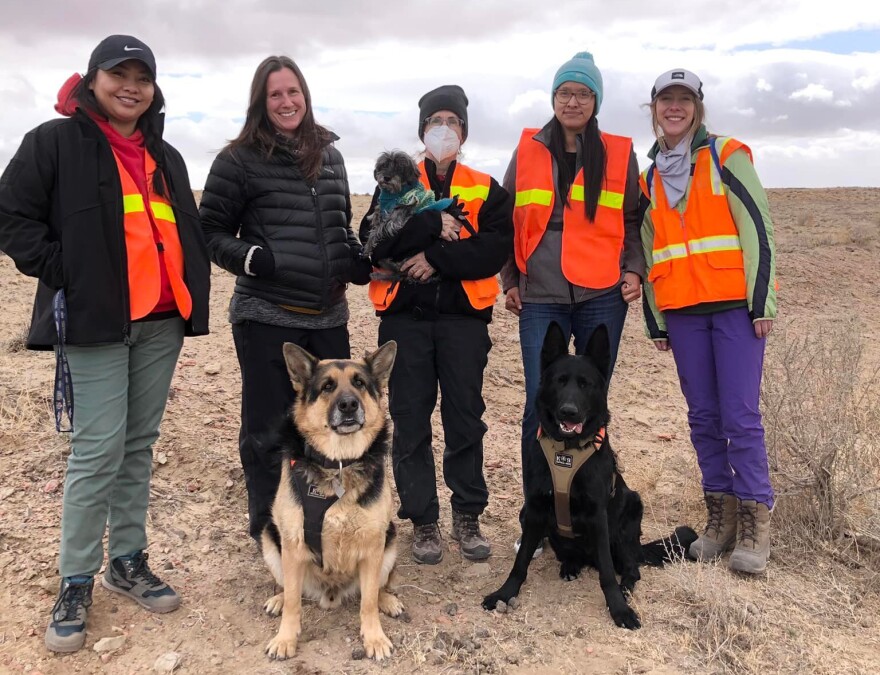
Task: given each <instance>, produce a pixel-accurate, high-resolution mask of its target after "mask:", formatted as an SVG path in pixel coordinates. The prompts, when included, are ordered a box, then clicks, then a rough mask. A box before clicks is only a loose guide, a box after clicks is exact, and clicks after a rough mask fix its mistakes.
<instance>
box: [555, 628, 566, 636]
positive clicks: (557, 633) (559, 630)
mask: <svg viewBox="0 0 880 675" xmlns="http://www.w3.org/2000/svg"><path fill="white" fill-rule="evenodd" d="M553 635H555V636H556V637H565V636H566V635H568V631H567V630H565V629H564V628H554V629H553Z"/></svg>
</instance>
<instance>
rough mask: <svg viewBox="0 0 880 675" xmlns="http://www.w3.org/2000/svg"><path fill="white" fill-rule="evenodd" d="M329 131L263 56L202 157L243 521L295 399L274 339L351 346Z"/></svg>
mask: <svg viewBox="0 0 880 675" xmlns="http://www.w3.org/2000/svg"><path fill="white" fill-rule="evenodd" d="M335 140H337V136H336V135H335V134H333V133H332V132H331V131H329V130H328V129H326V128H324V127H322V126H321V125H319V124H318V123H317V122H316V121H315V117H314V113H313V110H312V100H311V95H310V93H309V88H308V85H307V84H306V80H305V77H303V74H302V71H301V70H300V69H299V66H297V65H296V63H294V61H293V60H292V59H290V58H288V57H286V56H270V57H268V58H266V59H265V60H263V62H262V63H260V65H259V66H257V70H256V72H255V73H254V78H253V81H252V83H251V93H250V102H249V104H248V110H247V116H246V118H245V122H244V126H243V127H242V129H241V133H239V135H238V137H237V138H235V139H234V140H233V141H231V142H230V143H229V144H228V145H227V146H226V148H224V149H223V150H222V151H221V152H220V154H219V155H217V158H216V159H215V160H214V164H213V165H212V167H211V171H210V174H209V175H208V179H207V181H206V183H205V191H204V194H203V195H202V202H201V206H200V209H199V213H200V215H201V218H202V227H203V229H204V232H205V237H206V239H207V242H208V249H209V251H210V254H211V259H212V260H213V261H214V262H215V263H216V264H217V265H219V266H220V267H222V268H223V269H225V270H227V271H229V272H232V273H233V274H235V275H236V277H237V278H236V282H235V290H234V293H233V295H232V301H231V302H230V305H229V321H230V322H231V323H232V336H233V339H234V341H235V349H236V352H237V354H238V362H239V365H240V367H241V380H242V388H241V431H240V434H239V452H240V454H241V462H242V467H243V468H244V474H245V482H246V484H247V491H248V512H249V516H250V533H251V536H253V537H254V538H259V536H260V533H261V532H262V530H263V527H264V526H265V525H266V523H267V522H268V521H269V516H270V509H271V506H272V501H273V499H274V497H275V489H276V487H277V485H278V477H279V475H280V466H278V465H277V463H276V462H275V461H273V456H274V455H273V454H272V453H269V452H268V449H269V448H268V443H267V434H268V433H269V432H270V430H271V428H272V426H273V425H274V424H275V422H276V421H277V420H278V419H279V418H280V417H281V416H282V415H283V414H284V411H285V410H287V409H288V408H289V407H290V406H291V405H292V404H293V389H292V388H291V386H290V380H289V378H288V375H287V370H286V367H285V365H284V360H283V358H282V353H281V349H282V345H283V344H284V343H285V342H293V343H295V344H298V345H300V346H301V347H304V348H305V349H307V350H309V351H310V352H311V353H312V354H314V355H315V356H317V357H319V358H322V359H328V358H339V359H343V358H349V356H350V347H349V340H348V328H347V323H348V316H349V314H348V303H347V302H346V299H345V287H346V283H347V282H348V281H350V280H351V279H352V275H353V272H354V271H355V269H359V270H360V269H362V270H363V278H362V279H359V281H361V282H363V283H366V281H368V280H369V276H368V275H369V266H366V265H363V264H362V265H360V266H359V267H358V264H357V262H356V261H357V259H358V257H359V255H360V250H361V246H360V243H359V242H358V239H357V237H355V235H354V233H353V232H352V229H351V217H352V215H351V198H350V195H349V188H348V177H347V175H346V172H345V165H344V164H343V161H342V155H341V154H340V153H339V151H338V150H337V149H336V148H335V147H334V146H333V142H334V141H335Z"/></svg>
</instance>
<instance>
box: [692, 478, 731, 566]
mask: <svg viewBox="0 0 880 675" xmlns="http://www.w3.org/2000/svg"><path fill="white" fill-rule="evenodd" d="M705 499H706V510H707V511H708V512H709V518H708V520H707V521H706V529H705V531H704V532H703V534H701V535H700V538H699V539H697V540H696V541H695V542H694V543H693V544H691V547H690V548H689V549H688V553H689V554H690V556H691V558H694V559H695V560H714V559H715V558H717V557H718V556H720V555H723V554H724V553H726V552H727V551H729V550H730V549H732V548H733V545H734V543H735V542H736V525H737V518H736V513H737V506H738V501H737V499H736V497H735V496H733V495H728V494H725V493H723V492H706V493H705Z"/></svg>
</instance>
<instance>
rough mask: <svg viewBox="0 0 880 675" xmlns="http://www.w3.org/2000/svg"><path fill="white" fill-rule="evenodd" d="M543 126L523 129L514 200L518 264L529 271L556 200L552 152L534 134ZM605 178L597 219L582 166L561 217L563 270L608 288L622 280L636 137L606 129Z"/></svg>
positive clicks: (581, 282) (578, 279)
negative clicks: (588, 206) (591, 213)
mask: <svg viewBox="0 0 880 675" xmlns="http://www.w3.org/2000/svg"><path fill="white" fill-rule="evenodd" d="M538 131H539V129H524V130H523V133H522V137H521V138H520V141H519V146H517V151H516V203H515V207H514V210H513V227H514V246H513V249H514V254H515V255H516V266H517V267H518V268H519V271H520V272H522V273H523V274H527V273H528V268H527V265H526V263H527V261H528V259H529V257H530V256H531V255H532V253H534V252H535V249H536V248H538V244H540V243H541V238H542V237H543V236H544V232H545V231H546V230H547V223H548V222H549V221H550V216H551V214H552V213H553V204H554V202H555V200H556V186H555V185H554V183H553V156H552V155H551V154H550V150H549V149H548V148H547V146H546V145H544V144H543V143H542V142H541V141H539V140H537V139H535V138H534V136H535V134H537V133H538ZM602 141H603V143H604V144H605V155H606V163H605V183H604V187H603V190H602V192H601V193H600V194H599V207H598V208H597V209H596V219H595V220H594V221H593V222H589V221H588V220H587V216H586V214H585V213H584V171H583V169H581V170H580V171H578V173H577V176H575V178H574V181H573V182H572V185H571V188H570V190H569V193H568V205H567V206H566V207H565V209H564V211H563V220H562V274H563V275H564V276H565V278H566V279H567V280H568V281H569V282H571V283H573V284H576V285H578V286H583V287H585V288H608V287H609V286H613V285H614V284H616V283H617V282H618V280H619V279H620V254H621V252H622V251H623V239H624V228H623V196H624V193H625V192H626V176H627V173H628V171H629V161H630V156H631V154H632V139H630V138H626V137H624V136H614V135H612V134H605V133H603V134H602Z"/></svg>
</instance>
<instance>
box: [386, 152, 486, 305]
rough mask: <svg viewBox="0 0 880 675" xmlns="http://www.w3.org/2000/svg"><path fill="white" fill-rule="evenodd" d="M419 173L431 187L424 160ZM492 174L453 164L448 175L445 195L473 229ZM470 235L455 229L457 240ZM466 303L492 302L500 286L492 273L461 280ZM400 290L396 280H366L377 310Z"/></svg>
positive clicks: (428, 186) (389, 301)
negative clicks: (454, 201)
mask: <svg viewBox="0 0 880 675" xmlns="http://www.w3.org/2000/svg"><path fill="white" fill-rule="evenodd" d="M419 172H420V173H421V181H422V184H423V185H424V186H425V187H426V188H427V189H429V190H430V189H431V183H430V181H429V180H428V175H427V174H426V173H425V163H424V162H420V163H419ZM491 181H492V177H491V176H489V174H485V173H482V172H480V171H475V170H474V169H471V168H470V167H467V166H465V165H463V164H456V165H455V170H454V172H453V175H452V183H451V185H450V186H449V196H450V197H458V199H459V200H460V201H461V202H462V206H463V209H464V210H465V211H467V213H468V215H467V219H468V222H469V223H470V224H471V225H472V226H473V229H474V232H479V231H480V209H481V208H482V206H483V204H484V203H485V201H486V199H487V198H488V197H489V187H490V184H491ZM470 236H471V233H470V231H469V230H468V229H467V228H466V227H462V228H461V230H460V231H459V237H460V238H461V239H467V238H469V237H470ZM461 287H462V288H463V289H464V292H465V295H466V296H467V299H468V302H469V303H470V305H471V307H473V308H474V309H477V310H480V309H486V308H487V307H491V306H492V305H494V304H495V300H496V298H497V297H498V293H499V292H500V291H501V287H500V286H499V285H498V280H497V279H496V278H495V277H494V276H493V277H489V278H487V279H467V280H463V281H462V282H461ZM399 290H400V283H398V282H396V281H394V282H392V281H377V280H373V281H371V282H370V289H369V295H370V301H371V302H372V303H373V307H374V308H375V309H376V311H377V312H384V311H385V310H386V309H388V307H390V306H391V303H392V302H394V298H396V297H397V292H398V291H399Z"/></svg>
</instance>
